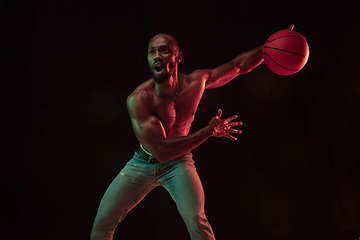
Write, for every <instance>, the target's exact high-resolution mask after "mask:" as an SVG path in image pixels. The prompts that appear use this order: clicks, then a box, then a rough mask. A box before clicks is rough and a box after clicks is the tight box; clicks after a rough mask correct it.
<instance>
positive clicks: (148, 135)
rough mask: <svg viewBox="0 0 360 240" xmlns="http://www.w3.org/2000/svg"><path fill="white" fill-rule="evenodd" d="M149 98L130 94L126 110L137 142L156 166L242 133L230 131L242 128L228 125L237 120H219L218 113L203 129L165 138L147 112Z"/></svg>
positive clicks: (150, 114)
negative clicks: (214, 140) (210, 141)
mask: <svg viewBox="0 0 360 240" xmlns="http://www.w3.org/2000/svg"><path fill="white" fill-rule="evenodd" d="M148 102H149V96H148V93H146V92H145V91H140V92H138V93H133V94H132V95H130V96H129V97H128V99H127V107H128V111H129V114H130V118H131V122H132V125H133V129H134V132H135V135H136V137H137V139H138V140H139V141H140V143H141V144H142V145H143V146H144V147H145V149H146V150H147V151H149V152H150V153H151V154H152V155H153V156H154V157H155V158H156V159H157V160H158V161H159V162H166V161H168V160H170V159H174V158H177V157H180V156H182V155H184V154H186V153H188V152H190V151H192V150H193V149H195V148H196V147H198V146H199V145H200V144H202V143H203V142H204V141H205V140H206V139H208V138H209V137H210V136H216V137H228V138H230V139H232V140H236V138H235V137H233V136H231V135H230V134H229V133H230V132H232V133H241V131H240V130H236V129H232V128H231V127H233V126H237V125H241V123H240V122H231V123H229V122H230V121H231V120H233V119H235V118H236V116H233V117H230V118H227V119H225V120H221V119H220V116H221V111H220V113H219V112H218V114H217V116H215V117H213V118H212V119H211V121H210V122H209V124H208V125H207V126H205V127H203V128H202V129H200V130H198V131H196V132H194V133H192V134H190V135H187V136H183V137H176V138H168V137H167V134H166V131H165V129H164V127H163V125H162V123H161V121H160V120H159V119H158V118H157V117H156V116H154V115H153V114H152V113H151V112H150V108H149V106H148Z"/></svg>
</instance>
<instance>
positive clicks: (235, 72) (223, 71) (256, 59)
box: [198, 24, 294, 89]
mask: <svg viewBox="0 0 360 240" xmlns="http://www.w3.org/2000/svg"><path fill="white" fill-rule="evenodd" d="M288 29H289V30H293V29H294V24H291V25H290V27H289V28H288ZM263 48H264V46H263V45H261V46H259V47H256V48H253V49H251V50H249V51H246V52H244V53H242V54H240V55H239V56H237V57H236V58H234V59H233V60H232V61H230V62H228V63H225V64H223V65H221V66H220V67H217V68H215V69H213V70H198V71H200V72H201V71H202V74H204V76H205V77H207V81H206V85H205V87H206V88H207V89H210V88H218V87H221V86H223V85H225V84H226V83H228V82H230V81H231V80H232V79H234V78H235V77H237V76H239V75H242V74H246V73H248V72H250V71H251V70H253V69H254V68H256V67H257V66H259V65H260V64H261V63H262V62H263V60H264V59H263Z"/></svg>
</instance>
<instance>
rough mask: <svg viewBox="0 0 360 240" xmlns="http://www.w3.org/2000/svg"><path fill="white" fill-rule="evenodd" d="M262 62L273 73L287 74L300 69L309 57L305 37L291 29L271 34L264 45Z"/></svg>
mask: <svg viewBox="0 0 360 240" xmlns="http://www.w3.org/2000/svg"><path fill="white" fill-rule="evenodd" d="M263 56H264V62H265V64H266V66H267V67H268V68H269V69H270V70H271V71H272V72H274V73H276V74H279V75H283V76H288V75H292V74H294V73H297V72H298V71H300V70H301V69H302V68H303V67H304V66H305V64H306V62H307V60H308V58H309V45H308V43H307V41H306V38H305V37H304V36H303V35H301V34H300V33H298V32H295V31H292V30H281V31H278V32H276V33H274V34H273V35H271V36H270V37H269V38H268V40H267V41H266V43H265V45H264V50H263Z"/></svg>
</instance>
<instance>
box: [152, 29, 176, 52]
mask: <svg viewBox="0 0 360 240" xmlns="http://www.w3.org/2000/svg"><path fill="white" fill-rule="evenodd" d="M159 35H166V36H169V37H171V38H172V39H174V41H175V43H176V45H177V47H178V49H179V52H180V43H179V40H177V38H176V37H174V35H172V34H170V33H167V32H159V33H157V34H156V35H155V36H154V37H156V36H159Z"/></svg>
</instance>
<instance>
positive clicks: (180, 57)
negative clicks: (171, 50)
mask: <svg viewBox="0 0 360 240" xmlns="http://www.w3.org/2000/svg"><path fill="white" fill-rule="evenodd" d="M182 59H183V53H182V52H179V53H178V55H177V56H176V61H177V62H181V61H182Z"/></svg>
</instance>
